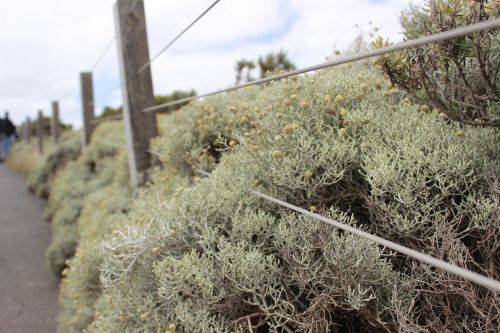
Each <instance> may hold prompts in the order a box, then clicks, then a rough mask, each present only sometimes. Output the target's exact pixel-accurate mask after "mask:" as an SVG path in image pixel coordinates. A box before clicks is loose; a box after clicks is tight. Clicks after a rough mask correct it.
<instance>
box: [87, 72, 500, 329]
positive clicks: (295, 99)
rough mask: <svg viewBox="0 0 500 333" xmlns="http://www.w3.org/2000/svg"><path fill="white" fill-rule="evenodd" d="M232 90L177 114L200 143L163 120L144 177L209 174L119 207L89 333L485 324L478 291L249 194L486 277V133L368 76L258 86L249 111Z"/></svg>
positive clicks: (489, 255)
mask: <svg viewBox="0 0 500 333" xmlns="http://www.w3.org/2000/svg"><path fill="white" fill-rule="evenodd" d="M245 94H249V95H250V96H255V95H254V94H255V91H243V92H239V93H237V94H229V95H227V96H223V97H217V98H214V99H210V100H207V101H204V102H203V104H202V105H200V104H193V105H191V106H189V107H188V110H190V111H189V112H193V114H191V115H190V116H191V117H192V119H188V120H186V121H187V123H188V124H192V125H188V126H190V127H191V128H202V129H205V130H206V131H202V132H199V131H198V130H197V131H196V133H195V134H192V133H187V131H186V128H185V127H183V125H179V126H178V127H179V128H178V129H177V130H173V131H172V132H170V133H164V134H162V135H161V136H160V137H159V138H158V139H156V140H155V143H154V145H153V147H154V148H153V149H154V152H155V154H156V155H157V156H158V158H159V160H161V161H162V163H163V169H161V170H157V172H158V174H157V176H156V177H157V178H155V179H162V177H165V178H167V179H174V178H175V177H178V173H179V172H181V173H184V174H186V175H191V176H192V175H194V172H195V171H196V170H197V169H199V168H203V169H205V170H213V172H212V174H211V176H210V177H209V178H208V179H199V180H197V179H193V184H192V186H190V187H184V186H185V185H186V182H185V181H182V182H181V183H180V184H181V185H180V186H179V188H178V189H177V190H174V191H173V192H168V193H167V194H165V195H161V193H162V190H161V188H162V183H161V182H157V183H155V184H154V185H152V186H151V187H150V188H149V189H147V190H146V192H145V194H144V196H142V197H141V198H140V200H138V202H136V203H135V204H134V206H133V207H132V208H131V214H130V215H129V221H128V228H127V229H124V230H121V231H120V232H119V233H116V234H115V235H114V236H113V237H111V238H109V239H108V240H107V241H106V242H105V243H104V251H105V253H106V254H105V256H104V261H103V264H102V266H101V282H102V286H103V288H104V292H103V293H104V295H107V296H109V298H110V299H113V301H112V303H113V307H109V306H108V305H104V303H103V305H102V306H101V307H100V310H99V315H98V316H96V322H95V325H94V326H93V329H94V331H95V332H156V331H165V332H173V331H174V330H175V332H224V331H231V332H233V331H238V330H243V331H248V330H249V327H248V325H252V326H254V328H253V329H254V331H255V330H257V327H259V328H258V329H259V330H263V331H271V332H281V331H294V332H322V331H329V330H334V329H336V328H342V331H349V332H386V331H400V332H415V331H416V332H425V331H431V332H437V331H457V330H460V329H462V327H467V329H469V330H471V331H491V330H494V329H495V327H497V326H498V323H499V322H498V319H499V312H498V307H499V304H500V303H499V302H500V301H499V299H498V297H496V296H495V295H494V294H493V293H491V292H489V291H487V290H485V289H483V288H478V287H477V286H475V285H473V284H471V283H468V282H464V281H462V280H460V279H456V278H455V277H453V276H449V275H448V274H446V273H443V272H440V271H435V270H433V269H430V268H428V267H427V266H425V265H421V264H419V263H418V262H414V261H411V260H408V259H406V258H404V257H401V256H398V255H395V254H392V253H390V252H388V251H385V250H383V249H381V248H379V247H377V246H375V245H374V244H372V243H370V242H367V241H364V240H361V239H359V238H357V237H354V236H351V235H348V234H344V233H339V232H338V231H336V230H334V229H333V228H332V227H330V226H325V225H322V224H319V223H318V222H316V221H313V220H311V219H307V218H302V217H299V216H297V215H295V214H293V213H290V212H288V211H286V210H284V209H280V208H278V207H276V206H274V205H272V204H269V203H266V202H264V201H262V200H261V199H258V198H256V197H255V196H253V195H251V194H250V193H249V190H250V189H259V190H261V191H264V192H266V193H270V194H272V195H275V196H277V197H279V198H282V199H285V200H287V201H289V202H292V203H295V204H298V205H301V206H303V207H306V208H310V209H311V210H315V211H318V212H321V213H322V214H326V215H330V216H332V217H333V218H335V219H337V220H339V221H341V222H344V223H348V224H352V225H356V226H359V227H361V228H364V229H367V230H368V231H370V232H373V233H377V234H379V235H382V236H384V237H387V238H390V239H393V240H396V241H398V242H400V243H404V244H405V245H408V246H410V247H413V248H415V249H418V250H421V251H423V252H426V253H430V254H432V255H434V256H437V257H440V258H443V259H446V260H449V261H452V262H455V263H457V264H459V265H462V266H465V267H468V268H469V269H473V270H476V271H479V272H481V273H483V274H486V275H488V276H491V277H495V278H498V277H499V274H498V266H499V265H498V263H497V259H496V257H497V256H496V255H495V253H496V251H497V246H498V242H497V240H496V236H495V235H498V230H499V223H498V218H497V217H498V205H497V203H498V181H497V178H498V171H499V170H498V157H497V156H499V154H498V153H499V151H498V150H499V147H498V145H497V144H496V142H495V135H494V132H493V131H492V130H487V129H478V128H476V129H472V128H469V129H461V128H460V127H459V126H457V125H453V124H449V123H447V122H446V120H445V119H443V117H442V116H440V115H438V114H434V113H431V114H429V113H423V112H419V107H418V106H416V105H412V104H411V103H410V102H409V101H408V100H407V99H406V98H405V97H404V95H403V94H401V93H400V92H398V91H397V90H395V89H393V88H390V87H389V86H388V85H387V83H386V82H385V81H384V80H383V78H381V77H380V76H379V75H378V74H377V73H376V72H374V71H373V70H371V69H370V68H369V64H363V65H356V66H346V67H344V68H342V69H337V70H332V71H327V72H324V73H319V74H316V75H313V76H307V77H305V78H300V79H297V80H296V79H290V80H285V81H282V82H280V83H273V84H270V85H268V86H267V87H266V88H265V89H262V90H259V91H258V95H257V98H255V99H247V98H245V97H244V96H245ZM200 106H201V110H196V109H197V108H199V107H200ZM211 110H215V112H214V111H211ZM181 112H182V111H181ZM219 112H220V113H219ZM238 112H243V115H241V116H237V117H235V118H236V119H237V120H238V119H239V120H240V121H236V122H234V123H233V124H231V125H232V126H234V125H238V124H241V123H243V122H242V121H241V120H242V119H243V118H244V119H243V120H245V123H246V122H248V123H249V124H251V126H250V127H248V128H240V129H238V128H236V129H235V128H234V127H233V128H231V127H229V126H228V125H227V119H231V118H226V117H231V114H234V113H238ZM176 117H181V116H180V113H179V114H178V115H177V116H176ZM218 119H220V121H221V123H217V120H218ZM165 120H166V121H168V120H169V118H165ZM200 120H204V121H200ZM205 121H214V123H215V125H214V126H213V127H212V126H211V125H210V126H206V122H205ZM205 126H206V128H205ZM226 127H229V131H228V129H227V128H226ZM217 133H221V134H219V135H218V134H217ZM174 136H175V137H176V139H174ZM216 138H218V139H216ZM207 140H208V141H207ZM231 141H232V142H233V143H232V144H228V143H229V142H231ZM206 142H211V146H208V145H207V144H206ZM224 142H226V144H223V143H224ZM204 146H205V147H207V148H202V147H204ZM189 147H194V148H192V149H189ZM213 147H215V148H218V149H219V150H220V154H219V153H214V150H213V149H212V148H213ZM207 156H208V159H207ZM207 161H209V162H207ZM182 179H184V178H182ZM139 203H140V204H139ZM148 205H150V206H151V207H150V208H148V209H144V206H148ZM139 206H140V207H139ZM152 207H154V208H152ZM450 295H453V296H450ZM484 298H487V299H490V300H491V302H488V303H481V302H480V301H479V300H480V299H484ZM119 299H126V301H124V302H120V301H117V300H119ZM443 313H446V314H447V315H446V316H443V315H442V314H443ZM485 313H487V314H488V315H484V314H485ZM172 325H175V329H172V328H171V327H174V326H172ZM169 327H170V328H169Z"/></svg>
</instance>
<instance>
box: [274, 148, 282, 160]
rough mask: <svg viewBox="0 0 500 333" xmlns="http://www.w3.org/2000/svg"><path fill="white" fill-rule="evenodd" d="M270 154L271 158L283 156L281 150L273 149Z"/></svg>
mask: <svg viewBox="0 0 500 333" xmlns="http://www.w3.org/2000/svg"><path fill="white" fill-rule="evenodd" d="M271 156H272V157H273V158H281V157H283V152H281V151H280V150H275V151H273V152H272V154H271Z"/></svg>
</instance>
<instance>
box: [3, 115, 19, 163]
mask: <svg viewBox="0 0 500 333" xmlns="http://www.w3.org/2000/svg"><path fill="white" fill-rule="evenodd" d="M0 133H1V134H0V141H1V148H0V149H1V155H0V161H2V160H5V159H6V158H7V155H8V154H9V150H10V147H11V146H12V142H13V140H14V136H15V135H16V127H15V126H14V124H13V123H12V121H11V120H10V119H9V112H8V111H6V112H5V118H3V119H0Z"/></svg>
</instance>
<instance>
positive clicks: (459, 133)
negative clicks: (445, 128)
mask: <svg viewBox="0 0 500 333" xmlns="http://www.w3.org/2000/svg"><path fill="white" fill-rule="evenodd" d="M455 134H456V136H458V137H459V138H463V137H464V136H465V132H464V131H462V130H460V131H457V132H456V133H455Z"/></svg>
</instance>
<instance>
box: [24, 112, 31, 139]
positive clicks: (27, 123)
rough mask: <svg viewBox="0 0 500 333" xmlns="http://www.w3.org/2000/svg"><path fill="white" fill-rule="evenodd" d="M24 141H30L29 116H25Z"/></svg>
mask: <svg viewBox="0 0 500 333" xmlns="http://www.w3.org/2000/svg"><path fill="white" fill-rule="evenodd" d="M25 140H26V143H30V142H31V119H30V117H26V136H25Z"/></svg>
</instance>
